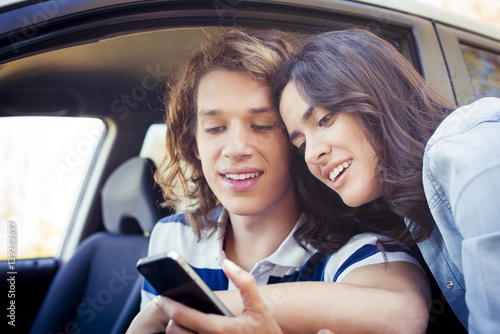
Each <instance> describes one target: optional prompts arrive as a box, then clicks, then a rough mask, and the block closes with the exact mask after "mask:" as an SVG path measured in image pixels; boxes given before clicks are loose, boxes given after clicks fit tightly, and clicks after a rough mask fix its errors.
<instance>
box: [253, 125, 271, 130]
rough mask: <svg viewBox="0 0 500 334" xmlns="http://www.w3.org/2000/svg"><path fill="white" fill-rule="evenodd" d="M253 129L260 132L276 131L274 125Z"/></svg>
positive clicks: (257, 126)
mask: <svg viewBox="0 0 500 334" xmlns="http://www.w3.org/2000/svg"><path fill="white" fill-rule="evenodd" d="M252 127H253V128H254V129H255V130H257V131H260V132H265V131H271V130H273V129H274V125H253V126H252Z"/></svg>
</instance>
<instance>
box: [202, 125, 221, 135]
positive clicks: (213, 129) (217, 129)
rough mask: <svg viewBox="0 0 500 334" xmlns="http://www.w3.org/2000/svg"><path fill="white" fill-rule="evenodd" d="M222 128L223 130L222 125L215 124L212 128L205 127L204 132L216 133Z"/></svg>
mask: <svg viewBox="0 0 500 334" xmlns="http://www.w3.org/2000/svg"><path fill="white" fill-rule="evenodd" d="M222 130H224V127H223V126H215V127H213V128H208V129H205V132H207V133H211V134H217V133H219V132H221V131H222Z"/></svg>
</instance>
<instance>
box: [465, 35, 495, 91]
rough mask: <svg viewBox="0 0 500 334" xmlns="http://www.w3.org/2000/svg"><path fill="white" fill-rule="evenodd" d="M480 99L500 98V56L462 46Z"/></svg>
mask: <svg viewBox="0 0 500 334" xmlns="http://www.w3.org/2000/svg"><path fill="white" fill-rule="evenodd" d="M460 48H461V49H462V53H463V55H464V58H465V63H466V65H467V69H468V70H469V74H470V76H471V78H472V86H473V87H474V91H475V93H476V95H477V96H478V97H486V96H498V97H500V54H497V53H494V52H491V51H486V50H483V49H479V48H476V47H472V46H469V45H466V44H462V45H461V46H460Z"/></svg>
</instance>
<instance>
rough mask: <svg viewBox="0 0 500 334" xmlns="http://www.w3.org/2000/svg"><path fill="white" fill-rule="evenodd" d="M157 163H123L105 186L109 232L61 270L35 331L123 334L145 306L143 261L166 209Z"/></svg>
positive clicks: (98, 236) (91, 240)
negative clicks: (138, 267) (157, 180)
mask: <svg viewBox="0 0 500 334" xmlns="http://www.w3.org/2000/svg"><path fill="white" fill-rule="evenodd" d="M155 170H156V168H155V166H154V163H153V162H152V161H151V160H150V159H147V158H139V157H134V158H131V159H129V160H127V161H125V162H124V163H123V164H121V165H120V166H119V167H118V168H117V169H116V170H115V171H114V172H113V173H112V174H111V175H110V176H109V178H108V179H107V181H106V183H105V185H104V187H103V189H102V192H101V194H102V210H103V222H104V227H105V229H106V231H102V232H97V233H95V234H93V235H91V236H89V237H88V238H86V239H85V240H84V241H83V242H82V243H81V244H80V246H79V247H78V249H77V251H76V252H75V254H74V255H73V256H72V258H71V259H70V260H69V261H68V262H67V263H66V264H64V265H63V266H61V268H60V269H59V270H58V272H57V273H56V275H55V277H54V280H53V281H52V284H51V286H50V287H49V290H48V291H47V294H46V296H45V299H44V301H43V303H42V306H41V307H40V310H39V312H38V314H37V317H36V318H35V321H34V323H33V326H32V327H31V331H30V333H37V334H38V333H61V332H62V333H73V332H75V333H123V332H125V331H126V329H127V327H128V325H129V324H130V321H131V320H132V319H133V317H134V316H135V315H136V314H137V312H138V311H139V304H140V288H141V278H140V277H139V275H138V271H137V270H136V268H135V264H136V263H137V260H138V259H139V258H141V257H143V256H146V255H147V248H148V242H149V237H148V236H149V232H151V231H152V229H153V226H154V224H155V223H156V222H157V221H158V220H159V219H160V218H162V217H164V216H167V215H169V214H171V211H170V210H167V209H160V208H159V206H158V204H159V202H160V201H161V191H160V189H159V186H158V185H156V183H155V182H154V179H153V174H154V172H155Z"/></svg>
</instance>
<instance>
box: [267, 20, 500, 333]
mask: <svg viewBox="0 0 500 334" xmlns="http://www.w3.org/2000/svg"><path fill="white" fill-rule="evenodd" d="M278 77H279V79H278V80H277V83H276V88H277V91H278V92H282V93H281V96H280V97H279V96H278V97H277V99H278V103H279V108H280V113H281V116H282V119H283V121H284V123H285V124H286V128H287V130H288V133H289V136H290V139H291V141H292V143H293V144H294V145H295V146H296V147H298V148H299V149H300V150H301V151H302V152H303V153H304V156H305V160H306V162H307V164H308V167H309V169H310V171H311V172H312V174H314V175H315V176H316V177H317V178H318V179H319V180H321V181H322V182H323V183H324V184H326V185H327V186H328V187H330V188H331V189H332V190H334V191H335V192H336V193H337V194H338V195H339V196H340V197H341V198H342V200H343V201H344V203H346V204H347V205H348V206H350V207H357V208H360V209H362V210H364V211H377V210H380V209H389V210H391V211H392V212H394V213H395V214H397V215H398V216H400V217H405V221H406V223H407V225H408V226H409V228H410V230H411V231H412V236H413V238H414V239H415V240H416V241H419V243H418V246H419V248H420V250H421V252H422V254H423V256H424V258H425V260H426V262H427V264H428V266H429V268H430V269H431V271H432V273H433V275H434V277H435V278H436V281H437V283H438V285H439V286H440V288H441V290H442V292H443V293H444V295H445V296H446V299H447V301H448V302H449V303H450V305H451V307H452V309H453V310H454V312H455V313H456V315H457V316H458V317H459V319H460V320H461V322H462V324H463V325H464V326H465V328H467V329H468V330H469V331H470V332H472V333H493V332H498V328H500V316H499V315H500V288H498V287H497V283H498V282H500V267H499V266H498V264H499V263H500V209H499V208H498V204H499V200H498V199H499V198H500V145H499V143H500V123H499V121H500V100H499V99H497V98H484V99H481V100H478V101H476V102H474V103H472V104H471V105H469V106H464V107H461V108H458V109H456V110H454V107H453V106H452V105H450V104H449V103H448V102H446V101H444V100H443V99H442V98H441V97H439V96H438V95H437V93H435V92H434V91H433V90H432V89H431V88H430V87H429V85H428V84H427V83H426V82H425V81H424V79H423V78H422V77H421V76H420V75H419V74H418V73H417V72H416V71H415V70H414V68H413V67H412V65H411V64H410V63H409V62H407V61H406V59H405V58H404V57H403V56H402V55H401V54H400V53H399V52H398V51H397V50H396V49H395V48H394V47H392V45H391V44H389V43H388V42H386V41H384V40H382V39H380V38H378V37H376V36H375V35H373V34H371V33H369V32H367V31H363V30H348V31H337V32H329V33H324V34H321V35H318V36H315V37H313V38H311V39H310V40H308V41H307V42H306V43H305V44H304V45H303V46H302V47H301V49H300V50H299V51H298V53H297V54H296V55H295V56H294V57H293V59H292V60H291V61H290V62H289V64H287V66H285V67H284V68H283V71H282V72H281V73H280V75H279V76H278Z"/></svg>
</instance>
